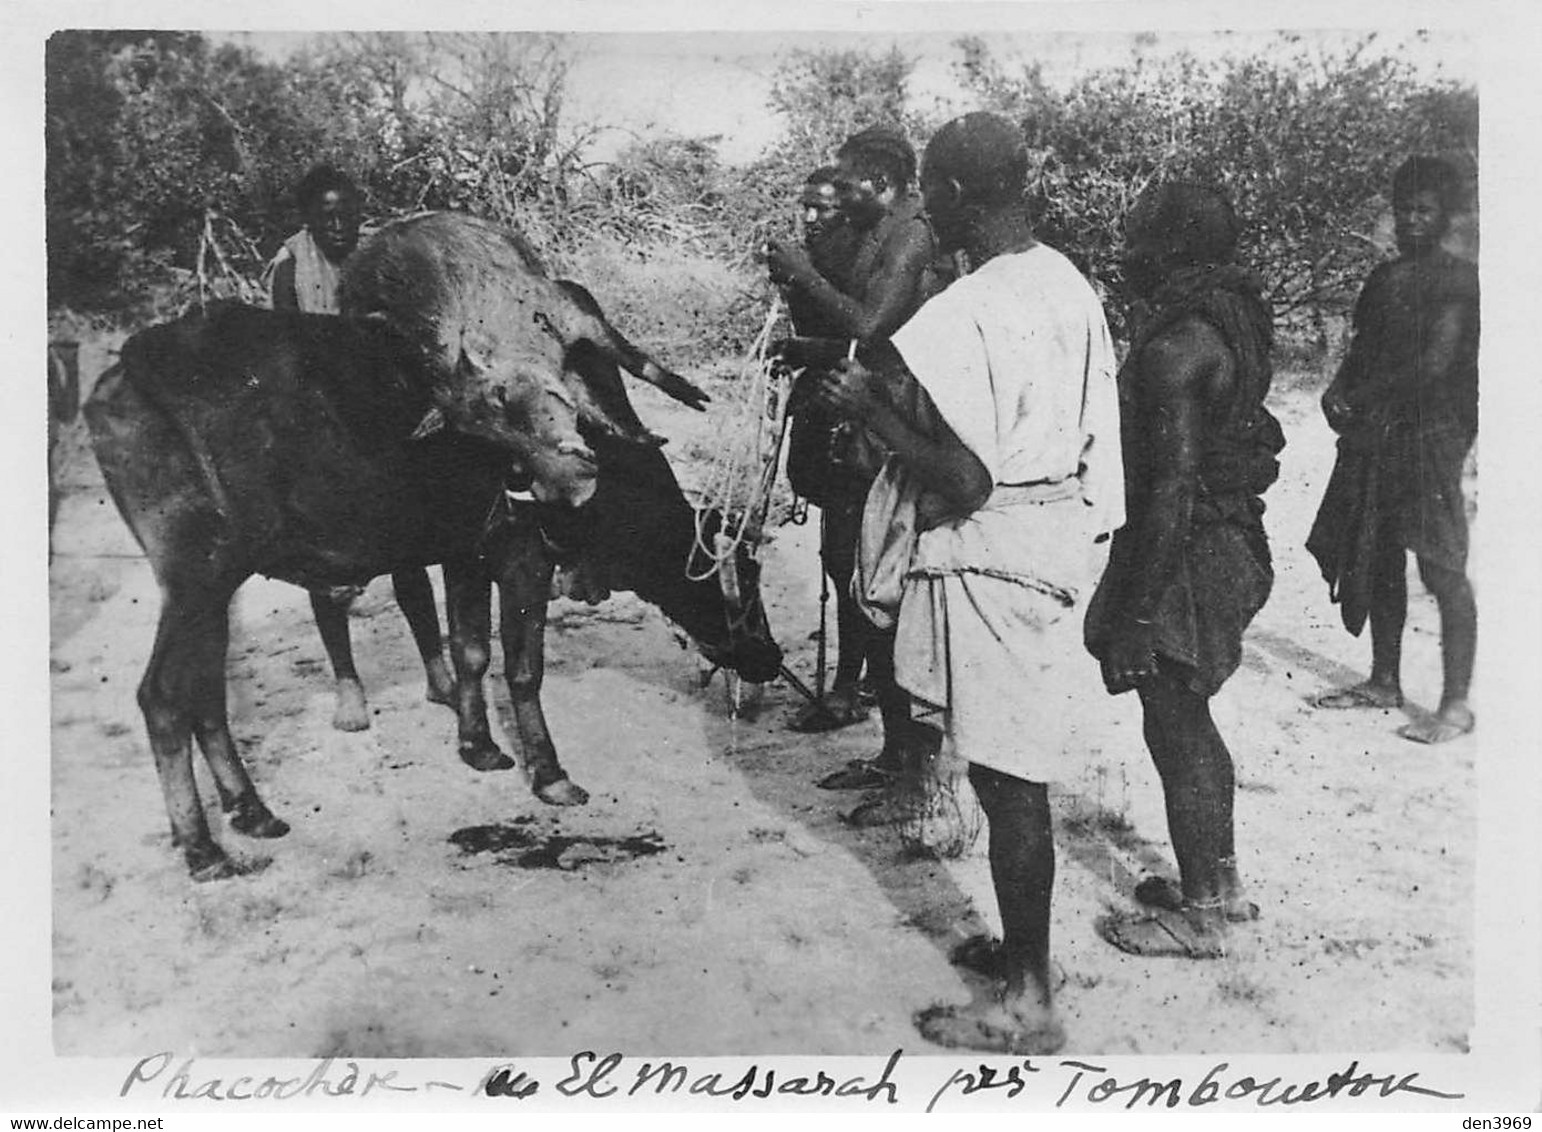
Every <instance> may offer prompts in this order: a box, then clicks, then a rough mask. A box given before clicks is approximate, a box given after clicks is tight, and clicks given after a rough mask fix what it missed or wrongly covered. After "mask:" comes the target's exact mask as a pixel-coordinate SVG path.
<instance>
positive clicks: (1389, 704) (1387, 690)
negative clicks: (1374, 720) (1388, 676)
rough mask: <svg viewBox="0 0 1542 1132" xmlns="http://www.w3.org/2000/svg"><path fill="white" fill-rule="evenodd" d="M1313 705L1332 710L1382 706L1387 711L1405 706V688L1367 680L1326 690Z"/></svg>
mask: <svg viewBox="0 0 1542 1132" xmlns="http://www.w3.org/2000/svg"><path fill="white" fill-rule="evenodd" d="M1312 706H1313V707H1320V708H1327V709H1328V710H1330V711H1343V710H1345V709H1348V708H1381V709H1382V710H1384V711H1386V710H1390V709H1392V708H1400V707H1402V706H1403V690H1402V689H1401V688H1399V687H1398V686H1397V685H1396V684H1382V683H1379V682H1377V681H1373V680H1367V681H1365V683H1363V684H1354V685H1351V686H1350V687H1348V688H1335V689H1334V690H1333V691H1331V692H1324V693H1323V694H1322V695H1320V696H1318V697H1317V698H1316V699H1314V700H1313V701H1312Z"/></svg>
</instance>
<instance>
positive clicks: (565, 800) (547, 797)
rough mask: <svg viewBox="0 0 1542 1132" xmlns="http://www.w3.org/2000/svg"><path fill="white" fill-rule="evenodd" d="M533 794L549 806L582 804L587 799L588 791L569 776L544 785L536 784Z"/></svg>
mask: <svg viewBox="0 0 1542 1132" xmlns="http://www.w3.org/2000/svg"><path fill="white" fill-rule="evenodd" d="M535 796H536V797H537V798H539V799H540V800H541V801H543V802H545V803H546V804H547V805H550V806H582V805H583V804H584V803H585V802H587V801H588V800H589V792H588V791H587V790H585V789H584V788H583V787H582V786H579V785H578V784H577V783H575V782H574V781H573V780H572V779H571V778H559V779H557V781H555V782H548V783H547V784H546V785H545V786H537V787H536V788H535Z"/></svg>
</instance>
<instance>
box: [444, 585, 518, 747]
mask: <svg viewBox="0 0 1542 1132" xmlns="http://www.w3.org/2000/svg"><path fill="white" fill-rule="evenodd" d="M444 590H445V605H446V606H447V609H448V613H449V621H450V659H451V661H453V662H454V665H455V714H456V717H457V719H458V721H459V733H460V737H459V743H460V757H461V761H462V762H464V763H465V764H466V765H467V766H469V767H471V768H473V769H474V770H508V769H509V768H510V767H512V766H513V765H514V760H513V759H511V758H509V756H508V755H506V754H504V753H503V751H502V750H500V749H499V747H498V744H497V743H495V742H493V737H492V732H491V730H490V729H489V728H488V725H487V697H486V696H485V694H484V693H483V690H482V678H483V677H484V676H485V675H486V674H487V665H488V662H489V661H490V659H491V636H492V583H491V582H490V581H489V580H488V578H487V574H486V572H485V571H484V570H483V569H482V568H481V566H480V564H478V563H476V562H454V563H451V562H446V563H445V564H444Z"/></svg>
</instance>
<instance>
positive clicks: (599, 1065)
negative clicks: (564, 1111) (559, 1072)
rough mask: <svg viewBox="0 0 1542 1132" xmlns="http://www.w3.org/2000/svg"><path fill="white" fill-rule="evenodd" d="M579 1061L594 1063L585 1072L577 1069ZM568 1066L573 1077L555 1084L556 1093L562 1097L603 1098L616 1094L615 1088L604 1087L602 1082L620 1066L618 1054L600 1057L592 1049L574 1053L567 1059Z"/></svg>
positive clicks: (610, 1086) (612, 1086)
mask: <svg viewBox="0 0 1542 1132" xmlns="http://www.w3.org/2000/svg"><path fill="white" fill-rule="evenodd" d="M581 1061H584V1062H594V1065H593V1066H592V1068H590V1069H588V1070H587V1071H586V1070H584V1069H580V1068H579V1064H578V1063H579V1062H581ZM568 1064H569V1065H571V1066H572V1068H573V1075H572V1076H571V1077H564V1078H563V1079H562V1080H560V1081H558V1082H557V1092H559V1093H561V1094H562V1095H563V1096H565V1097H581V1096H584V1095H586V1094H587V1095H588V1096H591V1097H601V1098H603V1097H609V1096H614V1095H615V1094H616V1093H617V1092H618V1090H617V1088H616V1086H614V1085H605V1084H604V1081H605V1078H607V1077H609V1076H610V1075H611V1074H612V1073H614V1072H615V1071H616V1066H618V1065H620V1064H621V1055H620V1054H619V1053H612V1054H607V1055H606V1056H604V1057H600V1056H599V1055H598V1054H596V1053H595V1052H594V1051H593V1050H592V1049H586V1050H584V1051H583V1052H582V1053H575V1054H574V1055H573V1056H572V1057H571V1058H569V1059H568ZM586 1072H587V1076H586V1075H585V1074H586ZM602 1087H603V1091H602Z"/></svg>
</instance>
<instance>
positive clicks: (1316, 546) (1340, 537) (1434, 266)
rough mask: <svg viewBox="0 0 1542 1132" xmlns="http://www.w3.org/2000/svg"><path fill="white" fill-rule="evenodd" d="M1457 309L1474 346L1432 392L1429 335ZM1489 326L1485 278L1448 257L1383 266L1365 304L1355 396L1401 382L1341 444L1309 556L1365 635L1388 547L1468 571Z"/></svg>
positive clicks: (1353, 377) (1352, 356) (1358, 313)
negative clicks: (1470, 460) (1470, 496)
mask: <svg viewBox="0 0 1542 1132" xmlns="http://www.w3.org/2000/svg"><path fill="white" fill-rule="evenodd" d="M1450 304H1456V305H1460V306H1462V307H1465V308H1466V310H1465V312H1464V313H1465V316H1466V317H1465V318H1464V319H1463V329H1464V337H1463V340H1462V341H1461V342H1460V343H1459V344H1458V352H1457V357H1456V360H1455V367H1454V369H1453V371H1452V373H1451V374H1450V375H1449V380H1447V381H1446V382H1444V383H1441V384H1431V383H1429V382H1427V381H1425V380H1424V376H1423V374H1421V372H1420V367H1421V364H1422V355H1423V353H1424V349H1425V346H1426V344H1427V343H1426V338H1427V335H1428V333H1429V331H1430V329H1431V328H1432V327H1433V326H1434V325H1435V324H1436V322H1437V314H1438V313H1439V312H1440V311H1441V309H1442V308H1443V307H1446V306H1448V305H1450ZM1478 329H1479V328H1478V274H1477V269H1476V268H1474V267H1473V265H1472V264H1470V263H1467V262H1466V261H1464V260H1461V259H1458V258H1457V257H1455V256H1452V255H1449V254H1447V253H1445V252H1440V253H1437V254H1435V255H1431V256H1429V257H1427V258H1421V259H1419V260H1414V261H1410V260H1403V261H1399V262H1397V263H1391V264H1383V265H1382V266H1380V267H1378V268H1377V269H1376V270H1375V271H1373V272H1372V273H1371V277H1370V278H1369V279H1367V280H1366V284H1365V288H1364V290H1363V291H1362V292H1361V293H1360V298H1359V300H1358V302H1357V303H1356V304H1355V317H1354V340H1353V342H1352V344H1351V346H1350V351H1349V356H1348V357H1347V358H1346V360H1345V363H1344V370H1343V371H1342V372H1341V376H1340V381H1341V384H1342V385H1343V388H1344V391H1345V393H1346V395H1347V396H1349V397H1351V398H1353V397H1354V394H1355V391H1356V390H1357V389H1358V388H1361V387H1363V385H1364V384H1365V383H1367V382H1370V381H1373V380H1376V379H1378V378H1381V377H1383V376H1384V375H1387V374H1391V375H1392V376H1394V377H1395V378H1396V379H1397V381H1396V384H1395V386H1394V387H1393V388H1392V389H1391V391H1390V392H1389V393H1388V394H1387V395H1385V396H1384V397H1383V398H1382V399H1381V401H1380V403H1378V404H1374V405H1367V406H1363V407H1361V408H1360V409H1359V413H1360V419H1359V420H1358V421H1356V422H1355V423H1353V424H1351V426H1350V427H1349V428H1347V429H1346V430H1345V431H1344V432H1343V433H1342V434H1341V435H1340V437H1339V442H1338V457H1337V459H1336V460H1335V462H1334V466H1333V473H1332V475H1331V476H1330V477H1329V480H1328V487H1327V490H1326V491H1325V492H1324V494H1323V501H1322V505H1321V507H1320V508H1319V509H1318V512H1317V517H1316V520H1315V521H1314V522H1313V524H1312V530H1311V533H1310V534H1309V535H1308V536H1307V543H1306V547H1307V550H1308V551H1309V552H1310V553H1311V555H1312V557H1313V558H1315V559H1316V560H1317V564H1318V566H1319V567H1320V568H1321V569H1322V574H1323V578H1324V580H1325V581H1326V582H1327V583H1328V592H1329V596H1330V597H1331V598H1332V599H1333V600H1334V601H1336V602H1338V603H1339V605H1340V614H1341V616H1342V617H1343V621H1344V627H1345V628H1346V629H1348V630H1349V631H1350V632H1351V633H1353V634H1355V635H1356V636H1358V635H1359V634H1360V631H1361V630H1362V629H1363V628H1364V626H1365V621H1366V618H1367V616H1368V614H1369V612H1370V603H1371V587H1372V575H1373V572H1374V562H1375V558H1376V554H1377V550H1378V548H1379V547H1382V546H1385V545H1387V544H1390V545H1393V546H1400V547H1403V548H1406V549H1408V550H1411V551H1413V552H1414V553H1415V554H1416V555H1418V556H1419V557H1420V558H1422V559H1425V560H1426V561H1429V562H1433V563H1435V564H1436V565H1439V566H1444V567H1446V568H1447V569H1450V570H1455V571H1458V572H1461V571H1464V570H1465V569H1466V565H1467V548H1468V547H1467V539H1468V534H1467V514H1466V506H1465V503H1464V501H1463V498H1462V466H1463V464H1464V462H1465V461H1466V457H1467V452H1468V450H1469V449H1470V448H1471V447H1472V442H1473V439H1474V438H1475V436H1476V435H1477V416H1478V366H1477V359H1478Z"/></svg>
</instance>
